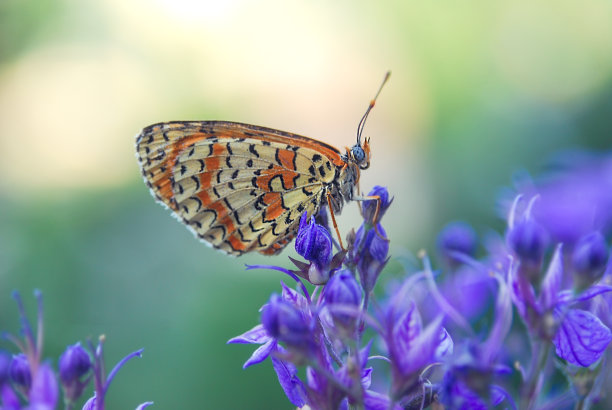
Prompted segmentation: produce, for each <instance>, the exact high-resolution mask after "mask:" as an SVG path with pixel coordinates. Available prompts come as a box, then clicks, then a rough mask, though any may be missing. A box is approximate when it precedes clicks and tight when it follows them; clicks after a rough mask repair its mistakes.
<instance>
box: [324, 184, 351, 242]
mask: <svg viewBox="0 0 612 410" xmlns="http://www.w3.org/2000/svg"><path fill="white" fill-rule="evenodd" d="M325 196H326V197H327V205H328V206H329V214H330V215H331V219H332V224H333V225H334V229H335V230H336V235H337V236H338V242H340V248H342V250H343V251H346V249H345V248H344V245H342V237H341V236H340V231H339V230H338V224H337V223H336V217H335V215H334V207H333V206H332V203H331V194H330V193H329V192H327V193H326V194H325Z"/></svg>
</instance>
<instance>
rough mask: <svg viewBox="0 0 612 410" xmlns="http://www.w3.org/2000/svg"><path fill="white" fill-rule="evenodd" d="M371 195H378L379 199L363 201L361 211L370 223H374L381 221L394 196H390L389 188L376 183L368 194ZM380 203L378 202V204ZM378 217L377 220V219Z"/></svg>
mask: <svg viewBox="0 0 612 410" xmlns="http://www.w3.org/2000/svg"><path fill="white" fill-rule="evenodd" d="M368 196H369V197H373V196H374V197H378V198H380V201H378V200H368V201H363V203H362V207H361V213H362V215H363V219H364V220H365V221H366V222H367V223H368V224H369V225H374V223H375V222H376V223H378V222H380V220H381V219H382V217H383V215H384V214H385V212H387V209H388V208H389V206H390V205H391V202H393V198H389V192H388V191H387V188H385V187H383V186H380V185H375V186H374V188H372V190H371V191H370V193H369V194H368ZM377 203H378V204H377ZM377 207H378V215H376V208H377ZM375 217H376V220H375Z"/></svg>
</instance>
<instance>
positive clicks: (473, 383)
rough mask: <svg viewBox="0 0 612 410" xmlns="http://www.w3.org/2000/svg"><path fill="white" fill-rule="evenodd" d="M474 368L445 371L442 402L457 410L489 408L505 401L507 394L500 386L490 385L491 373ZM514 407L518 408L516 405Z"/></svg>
mask: <svg viewBox="0 0 612 410" xmlns="http://www.w3.org/2000/svg"><path fill="white" fill-rule="evenodd" d="M473 370H474V369H469V368H464V369H461V370H459V369H455V371H449V372H446V373H445V375H444V379H443V382H442V391H441V400H442V403H444V404H446V405H447V406H448V407H449V408H451V409H457V410H487V409H490V408H493V407H495V406H497V405H499V404H501V403H502V402H503V401H504V399H505V398H506V395H504V394H502V392H501V391H500V389H499V388H498V386H495V385H492V386H491V385H489V382H490V379H491V374H478V373H475V372H473ZM466 380H467V381H466ZM513 408H515V409H516V407H515V406H514V407H513Z"/></svg>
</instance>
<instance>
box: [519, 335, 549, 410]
mask: <svg viewBox="0 0 612 410" xmlns="http://www.w3.org/2000/svg"><path fill="white" fill-rule="evenodd" d="M532 345H533V355H532V362H531V366H530V368H529V373H528V374H527V380H526V381H525V383H524V384H523V388H522V393H521V406H520V408H521V409H525V410H528V409H532V408H534V406H535V403H536V400H537V398H538V391H537V389H538V385H539V384H540V377H541V373H542V370H543V369H544V365H545V364H546V359H547V358H548V352H549V350H550V343H548V342H547V341H544V340H536V341H534V342H533V344H532Z"/></svg>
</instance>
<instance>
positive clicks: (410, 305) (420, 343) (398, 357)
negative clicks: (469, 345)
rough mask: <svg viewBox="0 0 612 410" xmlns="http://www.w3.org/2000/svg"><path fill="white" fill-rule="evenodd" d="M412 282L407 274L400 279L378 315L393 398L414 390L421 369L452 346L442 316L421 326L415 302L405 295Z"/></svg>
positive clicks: (448, 351)
mask: <svg viewBox="0 0 612 410" xmlns="http://www.w3.org/2000/svg"><path fill="white" fill-rule="evenodd" d="M413 284H414V282H413V281H412V280H411V279H410V278H409V279H408V280H406V281H405V282H404V283H403V285H402V286H401V287H400V288H399V289H398V290H397V291H396V292H395V293H394V294H393V296H392V298H391V300H390V301H389V302H388V304H387V307H386V309H385V311H384V314H383V317H382V318H381V336H382V337H383V339H384V341H385V345H386V346H387V350H388V356H389V360H390V362H391V369H392V377H393V383H392V384H393V385H392V392H393V397H395V398H400V397H402V396H405V395H407V394H411V393H414V392H415V389H417V388H418V386H419V384H418V383H419V378H420V372H421V371H422V370H423V369H424V368H425V367H426V366H428V365H429V364H431V363H433V362H434V361H435V360H439V359H440V358H442V357H444V356H446V355H448V354H450V353H451V352H452V350H453V341H452V339H451V338H450V336H449V334H448V333H447V332H446V330H445V329H444V328H443V327H442V320H443V317H442V316H440V317H438V318H436V319H435V320H434V321H433V322H431V323H430V324H429V325H428V326H427V327H423V323H422V320H421V315H420V314H419V311H418V310H417V308H416V305H415V303H414V302H413V301H412V300H411V299H409V298H408V297H407V292H408V291H409V288H410V287H411V286H412V285H413Z"/></svg>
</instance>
